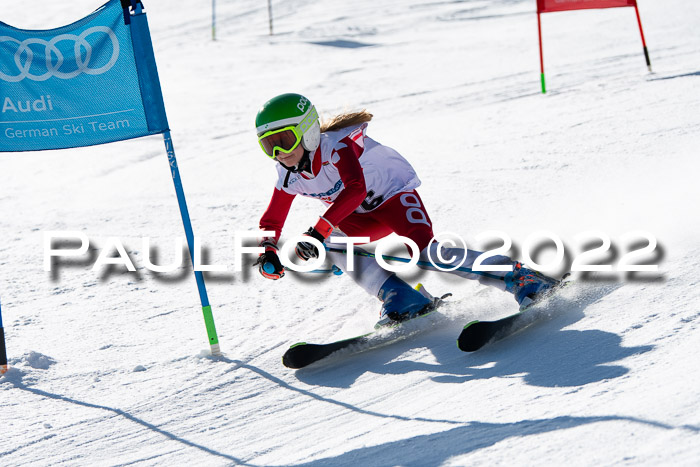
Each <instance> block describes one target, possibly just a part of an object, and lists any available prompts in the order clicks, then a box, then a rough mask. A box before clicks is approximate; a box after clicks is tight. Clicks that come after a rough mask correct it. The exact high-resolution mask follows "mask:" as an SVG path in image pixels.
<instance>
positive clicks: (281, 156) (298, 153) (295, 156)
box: [277, 144, 304, 167]
mask: <svg viewBox="0 0 700 467" xmlns="http://www.w3.org/2000/svg"><path fill="white" fill-rule="evenodd" d="M302 157H304V148H303V147H302V146H301V144H300V145H299V146H297V147H296V148H294V150H293V151H292V152H290V153H289V154H285V153H283V152H280V153H277V160H278V161H279V162H280V163H281V164H283V165H286V166H287V167H296V166H297V164H299V161H301V158H302Z"/></svg>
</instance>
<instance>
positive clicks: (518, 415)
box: [0, 0, 700, 466]
mask: <svg viewBox="0 0 700 467" xmlns="http://www.w3.org/2000/svg"><path fill="white" fill-rule="evenodd" d="M22 3H23V5H22V6H23V8H17V5H16V4H15V3H12V4H7V5H0V20H2V21H4V22H7V23H9V24H12V25H14V26H17V27H22V28H48V27H57V26H60V25H63V24H66V23H68V22H71V21H74V20H76V19H78V18H81V17H83V16H85V15H87V14H88V13H90V12H91V11H92V10H93V9H94V8H96V7H98V6H99V5H100V4H101V1H100V0H76V1H74V2H71V3H70V5H69V6H66V5H65V4H62V3H61V4H59V3H55V2H49V1H47V0H25V1H24V2H22ZM145 3H146V7H147V11H148V14H149V23H150V26H151V31H152V35H153V42H154V48H155V52H156V59H157V62H158V68H159V73H160V77H161V82H162V87H163V93H164V96H165V102H166V108H167V111H168V118H169V121H170V124H171V128H172V132H173V141H174V144H175V149H176V152H177V156H178V160H179V165H180V167H181V170H182V177H183V184H184V188H185V193H186V194H187V198H188V204H189V208H190V213H191V216H192V220H193V225H194V229H195V233H196V234H197V235H198V236H200V237H201V238H202V239H203V242H204V245H205V247H206V248H207V249H208V252H209V256H210V258H209V259H210V260H211V262H212V263H215V264H224V265H228V266H229V269H232V266H233V264H234V260H233V258H234V256H233V238H232V235H233V232H234V231H236V230H252V229H255V228H256V226H257V223H258V220H259V217H260V215H261V213H262V212H263V210H264V209H265V207H266V206H267V203H268V196H269V194H270V193H271V191H272V184H273V181H274V179H275V176H276V175H275V172H274V169H273V165H272V164H271V163H270V161H269V160H268V159H267V158H265V157H263V156H262V155H261V154H260V149H259V147H258V146H257V142H256V141H255V136H254V129H253V123H252V122H253V119H254V115H255V112H256V110H257V109H258V107H259V106H260V105H261V103H262V102H264V101H266V100H267V99H268V98H270V97H271V96H274V95H276V94H279V93H282V92H290V91H295V92H301V93H303V94H305V95H307V96H308V97H310V98H311V99H312V101H313V102H314V104H315V105H316V107H317V108H318V109H319V111H320V112H321V114H322V115H331V114H333V113H335V112H337V111H339V110H342V109H344V108H358V107H366V108H368V110H370V111H371V112H372V113H373V114H374V115H375V119H374V121H373V122H372V123H371V124H370V128H369V134H370V136H372V137H375V138H376V139H377V140H378V141H380V142H382V143H383V144H386V145H388V146H392V147H394V148H396V149H397V150H399V152H401V153H403V154H404V155H405V156H406V157H407V158H408V159H409V160H410V161H411V163H412V164H413V165H414V166H415V167H416V169H417V170H418V173H419V175H420V177H421V180H422V181H423V185H422V187H421V189H420V193H421V196H422V198H423V200H424V202H425V204H426V206H427V207H428V210H429V212H430V215H431V218H432V220H433V222H434V224H435V230H436V232H442V231H453V232H458V233H460V234H462V235H464V236H465V238H466V239H467V241H468V242H469V243H470V245H472V246H474V245H476V244H477V242H475V240H474V237H475V236H476V235H477V234H479V233H481V232H484V231H487V230H493V229H498V230H501V231H504V232H506V233H507V234H508V235H510V236H511V237H512V239H513V243H514V245H515V250H516V251H515V253H516V254H517V253H519V249H520V248H522V245H523V242H524V240H525V238H526V237H527V236H528V235H529V234H530V233H531V232H533V231H536V230H541V229H546V230H550V231H552V232H555V233H556V234H557V235H559V236H560V237H561V238H563V239H564V241H565V244H566V246H567V252H569V257H567V260H569V261H570V260H571V259H572V258H571V255H573V253H574V248H575V246H576V242H575V241H574V237H575V236H576V234H578V233H580V232H584V231H587V230H591V229H596V230H601V231H603V232H605V233H606V234H608V235H609V236H610V237H611V239H612V240H613V246H614V249H613V251H612V252H610V253H609V254H608V255H607V256H606V257H605V258H603V261H607V262H609V263H611V264H616V262H617V261H618V260H619V259H620V258H621V256H622V255H623V254H624V253H625V252H626V245H625V244H624V242H622V240H621V238H622V236H623V234H625V233H626V232H630V231H635V230H645V231H648V232H651V233H652V234H654V235H655V236H656V238H657V239H658V241H659V246H658V248H657V250H656V254H655V256H654V257H652V258H649V260H650V261H657V262H659V263H660V264H661V271H662V272H661V274H658V275H649V274H646V275H644V274H636V275H630V274H628V275H623V274H617V275H614V276H610V275H608V276H605V275H602V274H596V275H593V276H590V275H589V276H586V277H579V278H578V284H577V285H576V287H575V288H574V289H573V290H571V291H566V292H567V293H566V294H564V295H563V296H562V298H561V299H558V301H557V302H555V303H553V304H552V305H551V306H550V307H548V308H547V310H546V313H545V315H544V316H542V317H541V318H540V319H538V320H537V322H535V323H534V324H533V325H532V326H530V327H529V328H527V329H526V330H524V331H523V332H520V333H517V334H515V335H513V336H511V337H509V338H507V339H505V340H503V341H501V342H498V343H495V344H493V345H490V346H487V347H485V348H483V349H482V350H480V351H479V352H476V353H473V354H465V353H462V352H460V351H459V350H458V349H457V347H456V345H455V340H456V338H457V336H458V335H459V331H460V329H461V327H462V326H463V325H464V324H466V323H467V322H469V321H471V320H473V319H495V318H498V317H501V316H506V315H509V314H511V313H513V312H515V309H516V306H515V304H514V302H513V301H512V299H511V298H509V297H506V295H505V294H503V293H501V292H499V291H496V290H492V289H487V288H485V287H483V286H480V285H478V284H476V283H471V282H466V283H465V282H463V281H461V280H457V279H456V278H451V277H444V276H438V275H437V274H434V273H433V274H429V273H424V272H421V273H415V274H404V277H405V278H406V279H407V280H409V281H411V282H417V281H421V282H423V283H424V284H425V285H426V287H427V288H428V290H430V291H431V292H433V293H435V294H442V293H445V292H452V293H453V294H454V296H453V298H452V299H451V302H450V304H448V305H447V306H446V307H444V308H443V309H442V310H441V312H440V314H439V315H436V316H435V317H434V319H431V320H430V321H429V324H426V325H425V328H424V329H423V328H421V329H420V331H419V332H417V333H416V334H414V335H412V336H409V337H408V338H406V339H403V340H400V341H398V342H395V343H391V344H389V345H385V346H382V347H380V348H377V349H373V350H369V351H366V352H363V353H360V354H357V355H352V356H350V355H347V354H342V353H340V354H339V355H334V356H333V357H332V358H331V359H330V360H329V361H328V362H321V363H319V364H316V365H314V366H311V367H309V368H306V369H302V370H298V371H291V370H288V369H286V368H284V367H283V366H282V364H281V356H282V354H283V353H284V351H285V350H286V349H287V348H288V347H289V345H291V344H294V343H295V342H299V341H307V342H326V341H331V340H334V339H342V338H346V337H352V336H354V335H359V334H363V333H365V332H367V331H368V330H370V329H371V327H372V325H373V323H374V321H375V320H376V316H377V311H378V309H379V305H378V302H377V301H376V300H375V299H373V298H371V297H367V296H366V295H365V294H364V293H363V292H362V291H360V290H359V289H358V288H357V287H355V286H353V285H352V284H351V283H349V279H348V278H347V277H345V276H340V277H321V276H316V275H314V277H311V276H310V275H302V274H293V273H291V272H290V273H289V274H288V276H287V277H285V278H284V280H282V281H278V282H276V283H271V282H268V281H265V280H263V279H262V278H261V277H260V276H259V275H258V274H257V273H256V272H255V271H253V270H252V269H250V268H246V270H245V271H243V272H232V271H231V270H229V271H228V272H226V273H212V274H208V275H207V287H208V291H209V296H210V300H211V303H212V305H213V310H214V317H215V319H216V325H217V330H218V333H219V338H220V341H221V346H222V349H223V351H224V353H225V356H224V357H221V358H212V357H210V356H208V351H207V350H205V347H206V334H205V329H204V326H203V322H202V318H201V312H200V307H199V302H198V297H197V294H196V287H195V283H194V280H193V278H192V274H191V272H189V269H188V268H189V265H188V268H185V267H183V268H181V269H179V270H178V271H175V272H173V273H170V274H167V275H157V274H153V273H150V272H148V271H147V270H145V268H144V261H143V258H144V256H145V253H146V252H144V251H142V249H141V248H142V247H141V238H142V237H146V236H148V237H150V238H151V240H152V242H153V243H154V244H155V245H157V246H158V253H159V261H162V262H167V261H169V260H170V259H172V258H173V257H174V256H175V252H174V251H173V248H172V246H171V245H172V243H171V242H172V240H171V239H172V238H174V237H179V236H181V235H182V225H181V221H180V218H179V212H178V209H177V204H176V199H175V196H174V194H173V187H172V182H171V179H170V176H169V172H168V170H167V158H166V155H165V152H164V151H163V143H162V141H161V140H160V138H159V137H148V138H142V139H138V140H132V141H125V142H120V143H113V144H110V145H106V146H100V147H90V148H81V149H72V150H64V151H58V152H56V151H53V152H45V153H14V154H12V153H2V154H0V187H2V189H1V190H0V209H1V211H0V232H2V235H3V242H2V243H1V245H0V266H2V267H0V296H1V297H2V306H3V308H2V311H3V321H4V324H5V331H6V336H7V348H8V354H9V357H10V365H11V369H10V370H9V372H8V373H7V374H6V375H5V376H4V377H2V378H1V379H0V404H1V405H2V408H3V429H2V435H3V443H2V447H0V464H2V465H49V464H50V465H53V464H58V463H61V462H65V463H70V464H77V465H85V464H90V465H132V464H138V465H190V464H193V463H197V464H200V463H201V464H204V465H249V466H283V465H284V466H286V465H305V466H313V465H318V466H345V465H367V466H372V465H376V466H393V465H401V466H438V465H440V466H457V465H493V464H514V465H532V464H534V463H538V464H544V465H560V464H562V463H564V462H566V463H568V464H572V465H620V464H634V465H659V464H667V465H697V463H698V459H700V448H699V446H700V406H699V405H698V402H697V401H698V400H700V376H699V374H700V373H699V372H698V371H697V369H698V365H697V352H695V350H700V346H699V344H698V343H699V342H700V311H699V310H698V306H697V303H699V299H700V292H699V290H700V288H699V287H698V279H697V277H698V272H699V271H698V269H699V268H698V266H697V257H698V256H699V255H700V246H699V245H698V242H697V232H698V231H699V230H700V229H699V227H700V218H699V217H698V215H697V208H696V206H695V205H696V204H697V199H699V195H700V189H699V188H698V184H697V181H696V178H697V174H698V173H699V172H700V170H699V169H700V162H699V161H700V160H699V159H698V157H697V148H698V146H700V145H699V144H698V143H700V137H699V136H698V135H699V134H700V99H699V96H698V91H697V89H698V85H697V82H698V80H699V79H700V66H699V65H698V64H699V63H700V60H699V58H700V29H699V28H697V21H695V18H697V17H698V14H700V7H699V6H698V5H696V4H695V3H693V2H683V1H681V0H669V1H667V2H652V1H651V0H640V1H639V8H640V13H641V16H642V22H643V25H644V28H645V29H644V31H645V36H646V40H647V44H648V46H649V51H650V55H651V60H652V66H653V68H654V73H652V74H649V73H647V71H646V67H645V66H644V59H643V56H642V47H641V43H640V40H639V33H638V29H637V24H636V19H635V16H634V12H633V11H632V9H630V8H619V9H609V10H589V11H579V12H566V13H556V14H546V15H543V16H542V19H543V24H542V25H543V36H544V50H545V66H546V73H547V85H548V93H547V95H546V96H542V95H541V94H540V92H539V80H538V74H539V70H538V66H539V62H538V60H539V57H538V50H537V23H536V15H535V6H534V3H535V2H534V1H524V0H509V1H505V0H502V1H497V0H479V1H446V2H420V1H417V0H409V1H399V0H391V1H386V2H379V3H378V2H368V1H364V0H361V1H357V2H341V1H340V0H332V1H326V2H312V1H309V0H301V1H295V2H277V1H275V2H273V10H274V15H275V21H274V29H275V35H274V36H269V35H268V23H267V5H266V3H265V2H260V1H254V0H242V1H236V2H233V1H225V0H221V1H219V2H217V16H218V21H219V22H218V25H217V35H218V40H217V41H216V42H212V41H211V40H210V39H211V30H210V27H211V26H210V15H211V11H210V10H209V4H207V5H205V6H202V5H198V6H192V5H190V4H189V3H188V2H185V1H183V0H171V1H168V2H165V1H163V0H148V1H147V2H145ZM322 209H323V208H322V206H321V205H320V204H319V203H317V202H314V201H310V200H301V199H299V200H296V201H295V209H294V210H293V212H292V213H291V214H290V216H289V219H288V222H287V224H286V229H285V233H286V235H287V236H291V235H292V234H294V233H295V232H303V231H305V230H306V229H307V228H308V225H310V224H312V223H313V222H315V220H314V219H315V217H316V216H317V215H319V214H321V213H322ZM49 230H82V231H84V232H85V233H86V234H88V236H89V237H90V239H91V250H90V254H89V255H88V257H87V258H78V259H73V260H70V261H68V260H62V261H60V262H59V263H58V264H57V265H55V271H54V273H53V274H50V273H46V272H44V271H43V269H42V265H43V263H42V261H43V257H42V255H43V250H42V248H43V232H44V231H49ZM114 236H116V237H119V238H120V239H121V240H122V241H123V242H124V244H125V247H126V249H127V251H128V252H129V255H130V257H131V258H132V260H133V261H134V263H135V264H136V266H137V268H138V270H137V272H136V273H128V272H124V271H122V270H121V269H119V268H112V269H108V270H102V271H99V272H93V271H92V270H91V267H92V264H93V263H94V261H95V259H96V257H97V254H98V253H99V251H100V248H102V247H103V245H104V244H105V241H106V239H107V238H108V237H114ZM594 246H595V245H594ZM642 246H643V245H642Z"/></svg>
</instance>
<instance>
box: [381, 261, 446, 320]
mask: <svg viewBox="0 0 700 467" xmlns="http://www.w3.org/2000/svg"><path fill="white" fill-rule="evenodd" d="M377 297H378V298H379V300H381V301H382V302H384V304H383V305H382V310H381V312H380V314H379V321H377V324H375V325H374V327H375V328H376V329H379V328H381V327H384V326H391V325H393V324H396V323H400V322H401V321H406V320H409V319H412V318H415V317H416V316H418V315H421V314H423V312H425V311H427V310H428V309H429V308H430V307H432V306H433V300H431V299H430V298H428V297H425V296H424V295H423V294H421V293H420V292H419V291H417V290H415V289H413V288H412V287H411V286H410V285H408V284H407V283H405V282H404V281H403V280H401V279H400V278H399V277H398V276H397V275H396V274H392V275H391V276H389V278H388V279H387V280H386V282H384V285H382V287H381V289H379V294H377Z"/></svg>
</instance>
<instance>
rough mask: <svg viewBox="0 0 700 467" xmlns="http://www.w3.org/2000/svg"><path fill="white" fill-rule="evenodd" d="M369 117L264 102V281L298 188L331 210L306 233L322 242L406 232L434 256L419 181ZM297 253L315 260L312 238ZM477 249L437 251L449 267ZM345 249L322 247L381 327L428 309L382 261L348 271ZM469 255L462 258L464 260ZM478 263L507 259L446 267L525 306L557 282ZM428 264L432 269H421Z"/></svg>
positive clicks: (274, 271) (276, 271)
mask: <svg viewBox="0 0 700 467" xmlns="http://www.w3.org/2000/svg"><path fill="white" fill-rule="evenodd" d="M371 119H372V115H371V114H370V113H368V112H367V111H365V110H362V111H359V112H347V113H343V114H341V115H338V116H336V117H334V118H332V119H331V120H330V121H328V122H324V124H323V125H321V124H320V123H319V118H318V113H317V112H316V109H315V108H314V106H313V105H312V103H311V102H310V101H309V99H307V98H306V97H304V96H302V95H300V94H282V95H279V96H277V97H274V98H273V99H271V100H269V101H268V102H266V103H265V104H264V105H263V106H262V108H261V109H260V110H259V112H258V114H257V117H256V119H255V126H256V127H257V134H258V141H259V143H260V147H261V148H262V150H263V152H264V153H265V154H266V155H267V156H268V157H270V158H271V159H273V160H276V161H277V162H278V164H277V166H276V167H277V173H278V177H279V178H278V181H277V184H276V186H275V189H274V191H273V194H272V199H271V201H270V204H269V206H268V208H267V210H266V211H265V213H264V214H263V216H262V218H261V219H260V229H261V230H267V231H274V232H275V235H274V237H265V238H263V239H262V240H261V242H260V246H261V247H264V248H265V252H264V253H262V254H261V255H260V256H259V257H258V260H257V261H256V263H255V265H257V266H258V267H259V271H260V274H262V275H263V276H264V277H266V278H268V279H280V278H281V277H283V276H284V267H283V265H282V263H281V262H280V259H279V257H278V255H277V251H278V246H277V242H278V240H279V238H280V235H281V232H282V227H283V226H284V223H285V220H286V218H287V215H288V213H289V209H290V207H291V205H292V201H293V200H294V197H295V196H296V195H301V196H307V197H311V198H316V199H320V200H321V201H322V202H324V203H325V204H326V205H328V206H329V207H328V209H327V210H326V211H325V212H324V213H323V215H321V216H320V217H319V218H318V220H317V221H316V222H315V224H314V225H313V226H312V227H310V228H309V229H308V231H307V232H306V233H304V235H307V236H309V237H313V238H315V239H316V240H318V241H320V242H322V243H324V242H325V244H326V245H327V246H329V247H335V248H336V249H337V248H338V246H339V245H338V244H335V245H333V244H330V243H329V242H328V238H329V237H330V236H331V234H333V236H335V237H338V236H349V237H369V238H370V241H375V240H379V239H381V238H383V237H385V236H387V235H389V234H391V233H392V232H394V233H396V234H398V235H401V236H403V237H407V238H410V239H411V240H413V241H414V242H415V243H416V244H417V245H418V248H419V250H420V252H421V254H420V257H421V259H423V260H427V258H428V255H429V254H430V255H431V256H430V257H431V258H436V253H437V249H438V248H440V247H439V246H438V244H437V242H432V243H431V240H432V239H433V236H434V235H433V228H432V222H431V220H430V217H429V216H428V212H427V210H426V209H425V206H424V205H423V202H422V200H421V198H420V196H419V195H418V192H416V188H418V186H419V185H420V180H419V179H418V176H417V175H416V172H415V170H414V169H413V167H412V166H411V165H410V164H409V163H408V161H407V160H406V159H404V158H403V157H402V156H401V155H400V154H399V153H398V152H396V151H395V150H393V149H391V148H389V147H387V146H383V145H381V144H379V143H378V142H376V141H375V140H373V139H372V138H370V137H368V136H367V134H366V131H367V125H368V122H369V121H370V120H371ZM295 251H296V254H297V256H299V258H301V259H303V260H309V259H311V258H316V257H318V250H317V249H316V247H315V246H314V245H313V244H312V243H310V242H300V243H298V244H297V245H296V248H295ZM480 254H481V252H478V251H473V250H464V249H461V248H444V247H443V248H442V250H441V257H442V258H451V262H450V263H448V264H458V263H460V262H461V261H462V260H463V259H464V262H463V264H462V265H463V266H465V267H467V268H470V269H471V266H472V264H473V263H474V260H475V259H476V258H477V257H478V256H479V255H480ZM345 255H346V253H344V252H338V251H328V256H329V258H330V259H331V260H332V261H333V263H334V264H335V265H337V266H338V267H340V268H341V269H342V270H343V272H345V273H346V274H347V275H348V276H350V277H351V278H352V279H353V280H354V281H355V282H357V283H358V284H359V285H360V286H361V287H362V288H363V289H364V290H365V291H367V292H368V293H369V294H371V295H373V296H376V297H378V298H379V300H380V301H381V302H383V304H382V308H381V312H380V319H379V322H378V323H377V325H378V326H382V325H387V324H391V323H392V322H396V321H404V320H406V319H411V318H413V317H415V316H417V315H419V314H421V313H422V312H424V311H426V309H427V308H430V307H431V306H432V300H430V299H429V298H426V297H425V296H424V295H423V294H421V293H420V292H418V291H417V290H415V289H413V288H412V287H411V286H409V285H408V284H407V283H406V282H404V281H403V280H402V279H400V278H399V277H398V276H396V274H394V273H391V272H389V271H386V270H384V269H383V268H381V267H380V266H379V265H378V264H377V262H376V261H375V260H374V259H372V258H369V257H363V256H359V257H356V258H354V259H355V262H354V265H355V267H354V271H347V270H346V269H347V268H346V264H347V261H346V257H345ZM465 256H466V259H465ZM483 264H505V265H513V270H512V272H500V273H499V272H490V273H489V274H490V275H491V276H496V277H495V278H494V277H485V276H481V275H476V274H474V273H469V272H464V271H452V273H453V274H457V275H460V276H462V277H465V278H468V279H476V280H479V281H480V282H482V283H484V284H488V285H492V286H495V287H498V288H500V289H501V290H506V291H508V292H510V293H512V294H513V295H514V296H515V300H516V301H517V302H518V304H519V305H520V306H521V308H522V307H525V306H527V305H529V304H531V303H533V302H535V301H537V300H539V299H540V298H542V297H543V296H544V295H546V293H547V292H548V291H549V290H550V289H551V288H552V287H553V286H554V285H556V284H557V283H558V281H556V280H554V279H552V278H549V277H547V276H545V275H543V274H541V273H539V272H536V271H533V270H530V269H528V268H525V267H523V266H522V264H520V263H519V262H515V261H513V260H511V259H510V258H508V257H506V256H493V257H491V258H489V259H488V260H486V261H484V262H483ZM424 268H426V269H434V268H428V267H424Z"/></svg>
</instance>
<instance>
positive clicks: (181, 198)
mask: <svg viewBox="0 0 700 467" xmlns="http://www.w3.org/2000/svg"><path fill="white" fill-rule="evenodd" d="M163 141H165V150H166V151H167V152H168V162H169V163H170V172H171V173H172V176H173V183H174V184H175V193H176V194H177V203H178V205H179V206H180V215H181V216H182V223H183V224H184V226H185V236H186V237H187V246H188V249H189V250H190V259H191V260H192V267H193V268H194V232H193V231H192V222H191V221H190V213H189V211H188V210H187V201H186V200H185V192H184V191H183V189H182V180H181V179H180V170H179V169H178V167H177V160H176V159H175V148H174V147H173V140H172V139H171V138H170V131H165V132H164V133H163ZM194 277H195V279H197V290H199V299H200V300H201V302H202V313H203V314H204V324H205V326H206V328H207V336H208V337H209V345H210V346H211V354H212V355H214V356H217V355H221V349H220V348H219V337H218V336H217V335H216V326H215V325H214V315H213V314H212V312H211V306H210V305H209V297H208V296H207V288H206V287H205V285H204V276H203V275H202V271H195V272H194Z"/></svg>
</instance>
